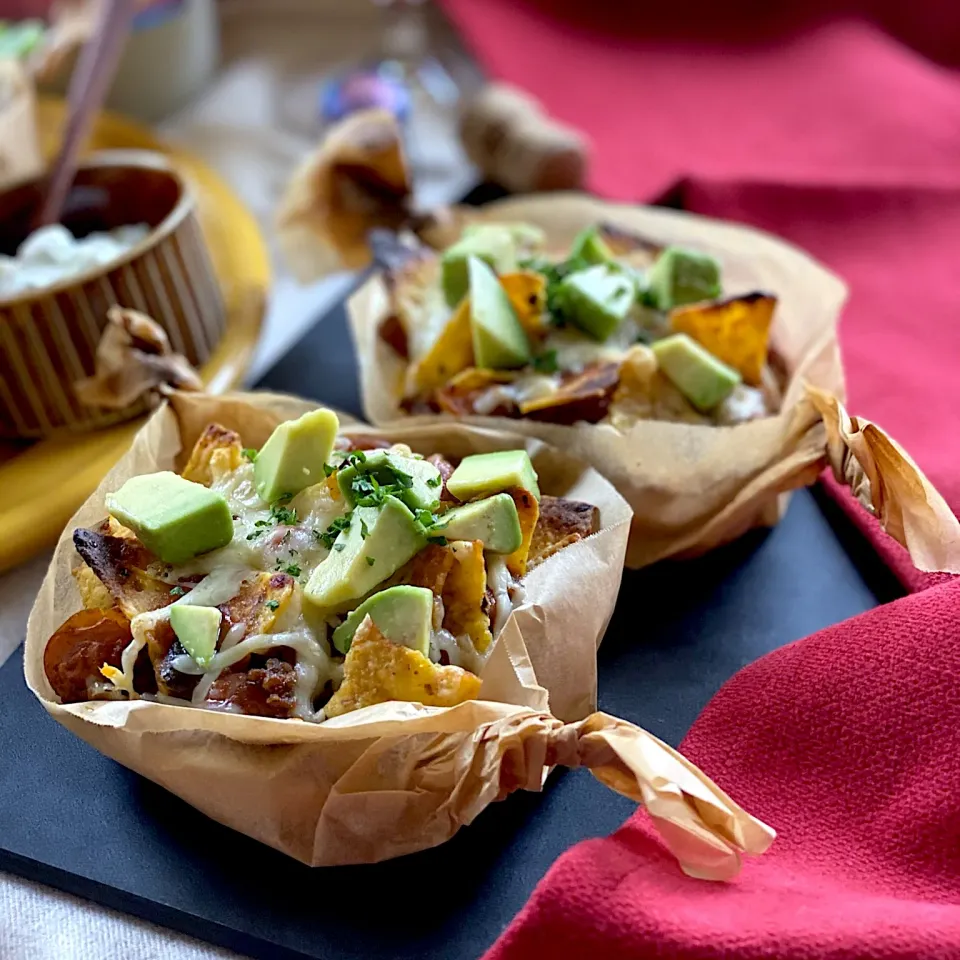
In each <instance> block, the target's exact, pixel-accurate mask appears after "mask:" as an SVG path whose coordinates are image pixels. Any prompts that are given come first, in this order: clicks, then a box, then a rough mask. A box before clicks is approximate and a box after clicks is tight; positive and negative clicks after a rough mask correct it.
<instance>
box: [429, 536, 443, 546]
mask: <svg viewBox="0 0 960 960" xmlns="http://www.w3.org/2000/svg"><path fill="white" fill-rule="evenodd" d="M427 543H435V544H436V545H437V546H438V547H445V546H446V545H447V538H446V537H427Z"/></svg>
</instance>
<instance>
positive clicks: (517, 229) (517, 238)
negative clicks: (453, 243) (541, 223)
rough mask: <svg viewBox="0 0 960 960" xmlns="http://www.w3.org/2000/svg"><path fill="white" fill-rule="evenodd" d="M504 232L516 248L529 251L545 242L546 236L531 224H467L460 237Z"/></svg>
mask: <svg viewBox="0 0 960 960" xmlns="http://www.w3.org/2000/svg"><path fill="white" fill-rule="evenodd" d="M491 228H492V229H494V230H506V231H507V233H509V234H510V239H511V240H512V241H513V242H514V244H515V245H516V246H517V247H518V248H526V249H530V248H532V247H539V246H541V245H542V244H543V242H544V240H546V234H545V233H544V232H543V230H541V229H540V227H535V226H534V225H533V224H532V223H469V224H467V226H465V227H464V228H463V233H462V234H461V236H464V237H475V236H477V235H478V234H480V235H482V234H483V233H484V231H487V230H490V229H491Z"/></svg>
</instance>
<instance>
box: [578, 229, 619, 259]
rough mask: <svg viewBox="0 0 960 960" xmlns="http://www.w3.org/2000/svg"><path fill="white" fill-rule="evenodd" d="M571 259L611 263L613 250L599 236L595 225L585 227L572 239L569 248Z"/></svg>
mask: <svg viewBox="0 0 960 960" xmlns="http://www.w3.org/2000/svg"><path fill="white" fill-rule="evenodd" d="M570 259H571V260H585V261H586V262H587V263H590V264H598V263H612V262H613V260H614V256H613V251H612V250H611V249H610V247H609V246H607V242H606V241H605V240H604V239H603V237H601V236H600V232H599V231H598V230H597V228H596V227H587V229H586V230H581V231H580V232H579V233H578V234H577V235H576V237H574V240H573V246H572V247H571V248H570Z"/></svg>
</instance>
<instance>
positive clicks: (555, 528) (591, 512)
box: [528, 494, 600, 568]
mask: <svg viewBox="0 0 960 960" xmlns="http://www.w3.org/2000/svg"><path fill="white" fill-rule="evenodd" d="M599 529H600V511H599V510H598V509H597V508H596V507H595V506H594V505H593V504H592V503H584V502H583V501H581V500H567V499H566V498H565V497H550V496H547V495H546V494H545V495H543V496H542V497H541V498H540V516H539V518H538V520H537V525H536V528H535V529H534V531H533V537H532V539H531V542H530V558H529V561H528V568H532V567H535V566H537V565H538V564H541V563H543V561H544V560H546V559H547V557H551V556H553V554H555V553H557V552H559V551H560V550H562V549H563V548H564V547H567V546H569V545H570V544H571V543H575V542H576V541H577V540H583V539H585V538H586V537H589V536H590V535H591V534H593V533H596V532H597V530H599Z"/></svg>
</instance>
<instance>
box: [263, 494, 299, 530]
mask: <svg viewBox="0 0 960 960" xmlns="http://www.w3.org/2000/svg"><path fill="white" fill-rule="evenodd" d="M289 501H290V498H289V497H287V498H286V500H284V499H283V498H282V497H281V499H279V500H278V501H277V502H276V503H275V504H274V505H273V506H272V507H271V508H270V519H271V520H272V521H273V522H274V523H277V524H280V525H282V526H286V527H292V526H294V525H295V524H296V523H297V522H298V519H299V518H298V517H297V511H296V510H292V509H290V507H284V506H281V504H282V503H288V502H289Z"/></svg>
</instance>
